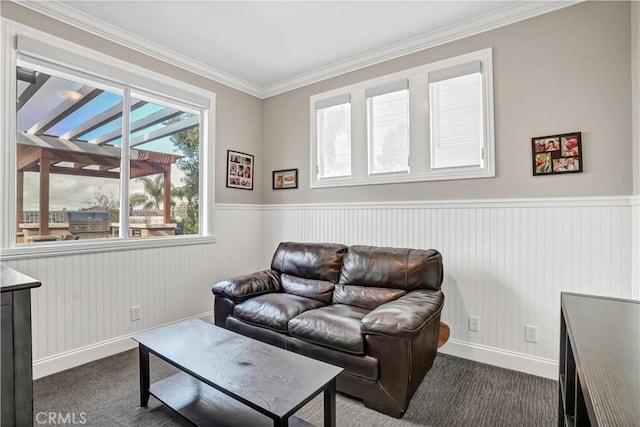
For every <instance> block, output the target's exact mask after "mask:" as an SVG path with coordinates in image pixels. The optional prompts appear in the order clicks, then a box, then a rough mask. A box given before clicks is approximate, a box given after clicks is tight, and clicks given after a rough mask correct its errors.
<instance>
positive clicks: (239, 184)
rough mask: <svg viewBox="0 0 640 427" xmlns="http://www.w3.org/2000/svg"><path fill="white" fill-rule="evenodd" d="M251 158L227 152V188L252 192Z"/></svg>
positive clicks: (235, 152) (252, 173) (242, 154)
mask: <svg viewBox="0 0 640 427" xmlns="http://www.w3.org/2000/svg"><path fill="white" fill-rule="evenodd" d="M253 165H254V163H253V156H252V155H251V154H247V153H241V152H239V151H232V150H227V187H229V188H240V189H242V190H253V175H254V170H253V167H254V166H253Z"/></svg>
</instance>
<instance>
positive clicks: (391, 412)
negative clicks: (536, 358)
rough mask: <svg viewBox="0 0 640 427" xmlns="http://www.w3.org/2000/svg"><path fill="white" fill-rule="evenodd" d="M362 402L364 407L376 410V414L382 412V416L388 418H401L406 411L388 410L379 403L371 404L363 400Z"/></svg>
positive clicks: (398, 409)
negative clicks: (387, 416)
mask: <svg viewBox="0 0 640 427" xmlns="http://www.w3.org/2000/svg"><path fill="white" fill-rule="evenodd" d="M363 402H364V406H366V407H367V408H369V409H373V410H376V411H378V412H382V413H383V414H385V415H389V416H390V417H394V418H402V417H403V416H404V413H405V411H406V409H400V408H389V407H388V406H382V405H380V404H379V403H376V402H371V401H367V400H364V401H363Z"/></svg>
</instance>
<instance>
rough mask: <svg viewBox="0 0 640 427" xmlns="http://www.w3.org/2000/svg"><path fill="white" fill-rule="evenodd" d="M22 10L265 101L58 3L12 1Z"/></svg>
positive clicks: (235, 82)
mask: <svg viewBox="0 0 640 427" xmlns="http://www.w3.org/2000/svg"><path fill="white" fill-rule="evenodd" d="M10 1H12V2H13V3H16V4H18V5H20V6H23V7H26V8H27V9H31V10H33V11H35V12H38V13H40V14H43V15H46V16H48V17H50V18H53V19H56V20H58V21H62V22H64V23H65V24H68V25H71V26H73V27H76V28H79V29H81V30H83V31H86V32H88V33H91V34H93V35H96V36H99V37H101V38H103V39H106V40H109V41H111V42H113V43H117V44H119V45H122V46H124V47H126V48H129V49H133V50H135V51H138V52H140V53H142V54H145V55H147V56H150V57H152V58H155V59H158V60H160V61H163V62H166V63H168V64H170V65H174V66H177V67H180V68H183V69H185V70H187V71H190V72H192V73H194V74H198V75H200V76H202V77H206V78H208V79H210V80H213V81H216V82H218V83H221V84H223V85H226V86H229V87H231V88H233V89H237V90H239V91H241V92H245V93H247V94H249V95H253V96H255V97H258V98H264V97H263V91H264V89H263V88H262V87H260V86H257V85H255V84H253V83H251V82H248V81H246V80H243V79H240V78H238V77H235V76H232V75H231V74H228V73H225V72H224V71H220V70H218V69H216V68H213V67H211V66H209V65H206V64H203V63H202V62H199V61H196V60H194V59H191V58H189V57H187V56H185V55H182V54H181V53H178V52H175V51H172V50H170V49H167V48H166V47H164V46H161V45H159V44H157V43H153V42H151V41H149V40H147V39H145V38H142V37H140V36H137V35H135V34H133V33H130V32H128V31H125V30H123V29H121V28H119V27H116V26H115V25H112V24H109V23H108V22H105V21H102V20H100V19H98V18H96V17H94V16H91V15H88V14H86V13H84V12H81V11H79V10H77V9H74V8H72V7H70V6H67V5H65V4H64V3H60V2H59V1H58V0H49V1H36V0H10Z"/></svg>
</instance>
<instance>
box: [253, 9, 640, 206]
mask: <svg viewBox="0 0 640 427" xmlns="http://www.w3.org/2000/svg"><path fill="white" fill-rule="evenodd" d="M630 34H631V30H630V5H629V3H628V2H585V3H581V4H578V5H575V6H571V7H568V8H565V9H562V10H559V11H556V12H553V13H550V14H546V15H542V16H539V17H536V18H532V19H529V20H526V21H523V22H519V23H516V24H513V25H509V26H506V27H503V28H499V29H496V30H493V31H488V32H485V33H482V34H480V35H476V36H472V37H469V38H466V39H462V40H458V41H455V42H452V43H448V44H445V45H442V46H438V47H434V48H431V49H427V50H424V51H421V52H417V53H415V54H411V55H407V56H404V57H401V58H398V59H395V60H391V61H388V62H385V63H382V64H378V65H374V66H371V67H368V68H365V69H362V70H358V71H355V72H351V73H348V74H345V75H342V76H339V77H336V78H332V79H329V80H325V81H322V82H319V83H316V84H312V85H309V86H306V87H303V88H300V89H297V90H294V91H291V92H287V93H284V94H281V95H278V96H274V97H272V98H269V99H267V100H265V104H264V147H265V150H264V161H263V166H264V168H263V180H264V181H263V186H264V198H263V202H264V203H267V204H274V203H275V204H277V203H305V202H357V201H396V200H398V201H401V200H435V199H479V198H521V197H556V196H606V195H624V194H631V192H632V186H633V172H632V135H631V133H632V124H631V55H630V52H631V42H630V38H631V37H630ZM486 47H492V48H493V58H494V104H495V137H496V164H497V168H496V170H497V172H496V177H495V178H489V179H474V180H458V181H434V182H421V183H407V184H394V185H371V186H359V187H345V188H333V189H314V190H311V189H310V188H309V179H310V177H309V97H310V96H311V95H314V94H317V93H321V92H324V91H327V90H330V89H334V88H339V87H341V86H345V85H349V84H352V83H355V82H358V81H362V80H366V79H370V78H373V77H377V76H381V75H385V74H388V73H391V72H395V71H399V70H403V69H406V68H411V67H415V66H419V65H422V64H425V63H429V62H433V61H437V60H440V59H444V58H448V57H451V56H455V55H460V54H463V53H466V52H470V51H474V50H478V49H482V48H486ZM573 131H582V136H583V142H582V143H583V151H584V173H582V174H568V175H561V176H542V177H533V176H532V173H531V146H530V144H531V138H532V137H534V136H543V135H550V134H555V133H565V132H573ZM285 168H299V169H300V188H299V189H297V190H284V191H283V190H279V191H273V190H272V189H271V171H272V170H276V169H285Z"/></svg>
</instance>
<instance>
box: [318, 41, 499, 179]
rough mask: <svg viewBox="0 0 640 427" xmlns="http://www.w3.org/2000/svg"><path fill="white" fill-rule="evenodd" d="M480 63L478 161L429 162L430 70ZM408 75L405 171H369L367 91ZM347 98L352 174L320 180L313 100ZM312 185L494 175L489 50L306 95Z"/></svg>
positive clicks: (491, 70) (489, 176)
mask: <svg viewBox="0 0 640 427" xmlns="http://www.w3.org/2000/svg"><path fill="white" fill-rule="evenodd" d="M474 62H480V64H481V76H482V102H483V105H482V110H483V111H482V112H483V146H482V147H481V150H482V164H481V165H480V166H471V167H451V168H438V169H434V168H432V167H431V144H430V128H429V126H430V124H429V120H430V111H429V108H430V105H429V73H434V72H440V73H442V72H443V71H446V70H447V69H456V68H459V67H461V66H462V67H463V66H464V65H465V64H469V63H474ZM403 79H406V80H407V81H408V87H409V153H410V158H409V172H406V171H402V172H396V173H385V174H371V173H369V171H368V168H369V166H368V161H369V158H368V153H369V144H368V136H367V111H366V101H367V99H366V91H367V89H372V88H376V87H381V86H385V85H388V84H393V83H394V82H397V81H400V80H403ZM337 96H349V97H350V99H351V176H348V177H340V178H323V179H318V175H317V165H318V158H317V153H318V141H317V126H316V114H315V105H316V103H318V102H322V100H324V99H329V98H333V97H337ZM309 101H310V141H311V150H310V151H311V156H310V170H311V171H312V173H311V174H310V175H311V177H310V179H311V182H310V184H311V188H325V187H344V186H354V185H371V184H391V183H403V182H419V181H439V180H454V179H472V178H491V177H495V140H494V119H493V118H494V114H493V59H492V49H491V48H487V49H482V50H479V51H475V52H471V53H468V54H464V55H460V56H456V57H454V58H449V59H445V60H442V61H437V62H433V63H430V64H426V65H422V66H419V67H415V68H411V69H407V70H403V71H400V72H396V73H392V74H388V75H385V76H382V77H378V78H375V79H371V80H367V81H363V82H359V83H356V84H353V85H349V86H346V87H342V88H338V89H334V90H331V91H328V92H324V93H321V94H317V95H313V96H311V97H310V100H309Z"/></svg>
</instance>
